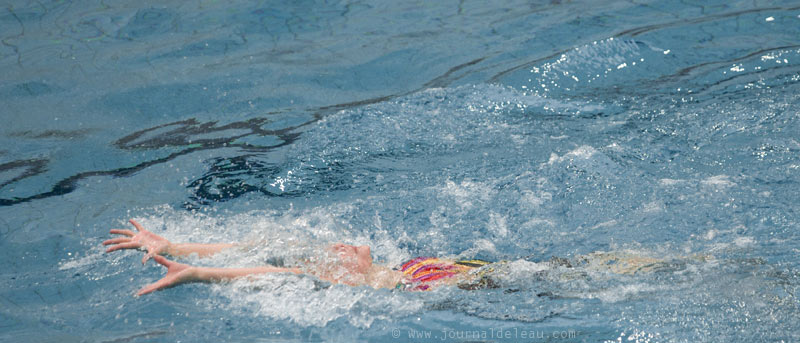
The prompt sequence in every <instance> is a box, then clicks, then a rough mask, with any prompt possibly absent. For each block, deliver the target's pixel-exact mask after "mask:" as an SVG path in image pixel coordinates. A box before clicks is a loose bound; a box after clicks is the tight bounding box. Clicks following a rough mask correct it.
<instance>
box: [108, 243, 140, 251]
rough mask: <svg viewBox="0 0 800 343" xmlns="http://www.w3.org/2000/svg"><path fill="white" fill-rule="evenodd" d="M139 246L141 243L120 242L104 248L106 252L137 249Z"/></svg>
mask: <svg viewBox="0 0 800 343" xmlns="http://www.w3.org/2000/svg"><path fill="white" fill-rule="evenodd" d="M141 246H142V244H141V243H137V242H130V243H120V244H117V245H115V246H113V247H109V248H108V249H106V252H112V251H116V250H120V249H139V247H141Z"/></svg>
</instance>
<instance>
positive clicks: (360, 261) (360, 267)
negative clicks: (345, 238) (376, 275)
mask: <svg viewBox="0 0 800 343" xmlns="http://www.w3.org/2000/svg"><path fill="white" fill-rule="evenodd" d="M331 251H332V252H333V253H335V254H336V255H337V256H338V257H339V261H340V262H341V266H342V267H344V268H345V269H347V270H348V271H350V272H354V273H359V274H366V273H367V272H369V270H370V268H372V254H371V252H370V249H369V246H366V245H359V246H355V245H348V244H342V243H337V244H334V245H332V246H331Z"/></svg>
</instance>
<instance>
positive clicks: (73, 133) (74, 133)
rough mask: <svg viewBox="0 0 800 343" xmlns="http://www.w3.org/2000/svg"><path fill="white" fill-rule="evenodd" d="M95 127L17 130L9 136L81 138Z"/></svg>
mask: <svg viewBox="0 0 800 343" xmlns="http://www.w3.org/2000/svg"><path fill="white" fill-rule="evenodd" d="M94 131H97V129H80V130H69V131H65V130H47V131H44V132H41V133H35V132H33V131H19V132H12V133H11V134H9V136H11V137H21V138H35V139H44V138H59V139H71V138H81V137H84V136H86V135H88V134H90V133H92V132H94Z"/></svg>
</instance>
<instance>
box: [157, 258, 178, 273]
mask: <svg viewBox="0 0 800 343" xmlns="http://www.w3.org/2000/svg"><path fill="white" fill-rule="evenodd" d="M153 260H155V261H156V262H158V264H160V265H162V266H164V267H167V270H169V267H170V266H172V265H173V264H175V262H173V261H170V260H168V259H167V258H166V257H164V256H161V255H153Z"/></svg>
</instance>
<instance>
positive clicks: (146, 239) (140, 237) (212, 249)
mask: <svg viewBox="0 0 800 343" xmlns="http://www.w3.org/2000/svg"><path fill="white" fill-rule="evenodd" d="M130 222H131V224H133V227H135V228H136V230H137V231H138V232H136V233H134V232H133V231H131V230H122V229H112V230H111V231H109V232H110V233H112V234H117V235H123V237H117V238H113V239H109V240H107V241H105V242H103V245H111V247H109V248H108V249H106V252H112V251H115V250H120V249H139V248H145V249H147V254H146V255H144V257H142V263H145V262H147V260H148V259H149V258H151V257H154V256H156V255H164V254H166V255H170V256H176V257H181V256H189V255H191V254H197V255H198V256H199V257H208V256H211V255H214V254H216V253H218V252H220V251H222V250H224V249H227V248H232V247H235V246H236V244H231V243H211V244H205V243H172V242H170V241H169V240H167V239H166V238H164V237H161V236H159V235H156V234H154V233H152V232H150V231H148V230H146V229H145V228H144V227H142V225H141V224H139V223H137V222H136V221H135V220H133V219H131V220H130Z"/></svg>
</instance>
